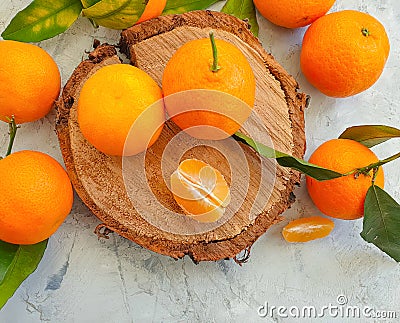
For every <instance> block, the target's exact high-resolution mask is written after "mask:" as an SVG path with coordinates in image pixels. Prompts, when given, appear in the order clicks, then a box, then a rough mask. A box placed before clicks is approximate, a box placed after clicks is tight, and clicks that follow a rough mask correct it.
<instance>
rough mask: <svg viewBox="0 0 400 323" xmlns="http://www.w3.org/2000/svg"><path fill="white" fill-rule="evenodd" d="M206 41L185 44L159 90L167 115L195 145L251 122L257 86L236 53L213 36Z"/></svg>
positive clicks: (222, 135)
mask: <svg viewBox="0 0 400 323" xmlns="http://www.w3.org/2000/svg"><path fill="white" fill-rule="evenodd" d="M210 39H211V42H210ZM210 39H208V38H204V39H196V40H192V41H189V42H187V43H186V44H184V45H183V46H181V47H180V48H179V49H178V50H177V51H176V52H175V54H174V55H173V56H172V57H171V59H170V60H169V61H168V63H167V65H166V67H165V70H164V74H163V78H162V88H163V92H164V96H165V107H166V109H167V111H168V114H169V116H170V117H171V119H172V121H174V122H175V123H176V124H177V125H178V126H179V127H180V128H181V129H183V130H186V131H187V132H188V133H189V134H190V135H192V136H194V137H197V138H200V139H224V138H227V137H229V136H231V135H232V134H234V133H235V132H236V131H237V130H239V128H240V127H241V125H242V124H243V123H244V122H245V121H246V119H247V118H248V117H249V116H250V114H251V110H252V108H253V106H254V101H255V85H256V83H255V77H254V73H253V70H252V68H251V66H250V64H249V62H248V61H247V59H246V57H245V56H244V54H243V53H242V52H241V51H240V49H239V48H237V47H236V46H235V45H233V44H231V43H229V42H227V41H224V40H221V39H216V40H214V35H213V33H212V32H211V33H210ZM211 98H212V99H211ZM196 128H197V129H196ZM213 129H215V130H217V131H212V130H213Z"/></svg>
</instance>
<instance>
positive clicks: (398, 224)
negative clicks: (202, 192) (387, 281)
mask: <svg viewBox="0 0 400 323" xmlns="http://www.w3.org/2000/svg"><path fill="white" fill-rule="evenodd" d="M233 138H234V139H236V140H238V141H240V142H243V143H244V144H246V145H248V146H250V147H251V148H253V149H254V150H255V151H256V152H257V153H259V154H260V155H261V156H264V157H266V158H275V159H276V160H277V162H278V164H279V165H281V166H284V167H289V168H292V169H295V170H297V171H300V172H302V173H304V174H305V175H307V176H309V177H312V178H314V179H316V180H318V181H325V180H331V179H335V178H339V177H342V176H348V175H352V174H354V176H356V177H357V176H358V175H360V174H366V175H367V174H370V173H371V171H372V172H373V175H372V176H371V187H370V189H369V190H368V192H367V195H366V198H365V204H364V222H363V231H362V232H361V237H362V238H363V239H364V240H365V241H367V242H370V243H372V244H374V245H375V246H377V247H378V248H379V249H381V250H382V251H383V252H385V253H386V254H387V255H388V256H390V257H392V258H393V259H394V260H396V261H397V262H400V242H399V241H400V205H399V204H398V203H397V202H396V201H395V200H394V199H393V198H392V197H391V196H390V195H389V194H388V193H386V192H385V191H384V190H383V189H382V188H380V187H378V186H376V185H375V177H376V175H377V171H378V169H379V167H381V166H383V165H385V164H387V163H390V162H392V161H394V160H396V159H398V158H400V152H399V153H397V154H394V155H392V156H390V157H388V158H385V159H382V160H379V161H378V162H376V163H372V164H370V165H367V166H365V167H361V168H356V169H354V170H352V171H350V172H348V173H346V174H340V173H337V172H334V171H332V170H329V169H326V168H322V167H319V166H317V165H313V164H310V163H308V162H306V161H304V160H302V159H300V158H296V157H293V156H290V155H288V154H285V153H282V152H280V151H277V150H274V149H272V148H270V147H267V146H265V145H263V144H260V143H258V142H256V141H254V140H253V139H251V138H249V137H247V136H245V135H244V134H242V133H240V132H237V133H235V134H234V136H233ZM339 138H342V139H351V140H355V141H358V142H360V143H361V144H363V145H365V146H366V147H369V148H370V147H373V146H376V145H378V144H381V143H383V142H386V141H387V140H389V139H393V138H400V130H399V129H396V128H394V127H388V126H377V125H372V126H356V127H351V128H348V129H346V131H345V132H343V133H342V135H341V136H340V137H339Z"/></svg>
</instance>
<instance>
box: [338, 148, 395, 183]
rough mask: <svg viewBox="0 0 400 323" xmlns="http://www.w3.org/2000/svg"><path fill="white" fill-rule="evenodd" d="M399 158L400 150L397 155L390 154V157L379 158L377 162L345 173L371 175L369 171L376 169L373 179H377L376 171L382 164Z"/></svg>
mask: <svg viewBox="0 0 400 323" xmlns="http://www.w3.org/2000/svg"><path fill="white" fill-rule="evenodd" d="M398 158H400V152H399V153H397V154H395V155H393V156H390V157H388V158H385V159H382V160H379V161H377V162H376V163H372V164H370V165H368V166H365V167H361V168H356V169H354V170H352V171H351V172H348V173H346V174H344V176H347V175H351V174H354V176H356V177H357V176H359V175H360V174H364V175H369V172H370V171H371V170H373V171H374V174H373V177H374V178H373V179H374V180H375V177H376V173H377V172H378V169H379V167H381V166H382V165H385V164H387V163H390V162H392V161H394V160H396V159H398Z"/></svg>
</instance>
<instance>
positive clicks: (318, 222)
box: [282, 216, 335, 242]
mask: <svg viewBox="0 0 400 323" xmlns="http://www.w3.org/2000/svg"><path fill="white" fill-rule="evenodd" d="M334 227H335V223H334V222H333V221H332V220H330V219H328V218H324V217H322V216H312V217H308V218H300V219H296V220H294V221H291V222H290V223H289V224H288V225H287V226H285V227H284V228H283V230H282V235H283V237H284V238H285V240H286V241H287V242H307V241H311V240H315V239H321V238H324V237H326V236H328V235H329V234H330V233H331V231H332V230H333V228H334Z"/></svg>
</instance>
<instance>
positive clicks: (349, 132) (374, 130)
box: [339, 125, 400, 148]
mask: <svg viewBox="0 0 400 323" xmlns="http://www.w3.org/2000/svg"><path fill="white" fill-rule="evenodd" d="M398 137H400V130H399V129H397V128H394V127H389V126H379V125H371V126H355V127H350V128H347V129H346V130H345V131H344V132H343V133H342V134H341V135H340V137H339V138H341V139H352V140H355V141H358V142H360V143H362V144H363V145H364V146H367V147H368V148H371V147H373V146H376V145H379V144H381V143H383V142H385V141H387V140H389V139H392V138H398Z"/></svg>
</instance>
